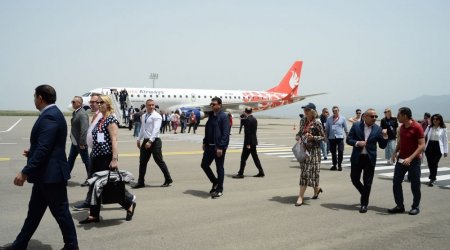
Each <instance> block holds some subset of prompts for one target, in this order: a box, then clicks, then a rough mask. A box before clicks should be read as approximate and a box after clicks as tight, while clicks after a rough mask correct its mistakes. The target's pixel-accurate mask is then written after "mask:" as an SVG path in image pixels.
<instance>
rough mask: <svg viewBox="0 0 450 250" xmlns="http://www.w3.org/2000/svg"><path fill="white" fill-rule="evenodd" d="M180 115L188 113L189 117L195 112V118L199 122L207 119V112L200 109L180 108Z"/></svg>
mask: <svg viewBox="0 0 450 250" xmlns="http://www.w3.org/2000/svg"><path fill="white" fill-rule="evenodd" d="M179 111H180V113H181V112H184V113H186V115H187V116H189V115H190V114H191V112H194V114H195V117H196V118H197V120H198V121H199V120H201V119H203V118H205V112H203V111H201V110H200V109H196V108H180V109H179Z"/></svg>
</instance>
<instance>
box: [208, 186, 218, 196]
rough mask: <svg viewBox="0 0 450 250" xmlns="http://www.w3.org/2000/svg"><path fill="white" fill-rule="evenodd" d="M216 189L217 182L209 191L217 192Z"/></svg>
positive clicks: (211, 192)
mask: <svg viewBox="0 0 450 250" xmlns="http://www.w3.org/2000/svg"><path fill="white" fill-rule="evenodd" d="M216 189H217V184H215V183H214V184H213V185H212V188H211V190H209V193H210V194H213V193H215V192H216Z"/></svg>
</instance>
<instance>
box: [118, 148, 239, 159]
mask: <svg viewBox="0 0 450 250" xmlns="http://www.w3.org/2000/svg"><path fill="white" fill-rule="evenodd" d="M241 151H242V150H240V149H227V154H228V153H240V152H241ZM201 154H203V150H195V151H182V152H164V153H163V156H169V155H201ZM120 157H139V153H124V154H119V158H120Z"/></svg>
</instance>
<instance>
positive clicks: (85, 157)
mask: <svg viewBox="0 0 450 250" xmlns="http://www.w3.org/2000/svg"><path fill="white" fill-rule="evenodd" d="M82 106H83V98H82V97H81V96H75V97H74V98H73V99H72V108H73V109H74V110H75V111H73V113H72V119H71V120H70V124H71V128H70V139H71V141H72V145H71V146H70V153H69V158H68V162H69V168H70V171H71V172H72V169H73V165H74V164H75V159H76V158H77V156H78V154H80V156H81V160H82V161H83V163H84V166H85V167H86V176H87V178H86V179H88V178H90V166H89V153H88V147H87V145H86V144H87V143H86V137H87V131H88V129H89V116H88V114H87V112H86V110H84V109H83V108H82ZM82 185H89V184H87V181H85V183H83V184H82Z"/></svg>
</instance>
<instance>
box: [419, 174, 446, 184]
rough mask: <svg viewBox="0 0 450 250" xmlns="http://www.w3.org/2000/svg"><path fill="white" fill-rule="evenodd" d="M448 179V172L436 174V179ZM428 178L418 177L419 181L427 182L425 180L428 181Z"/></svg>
mask: <svg viewBox="0 0 450 250" xmlns="http://www.w3.org/2000/svg"><path fill="white" fill-rule="evenodd" d="M448 179H450V174H445V175H438V176H436V181H445V180H448ZM429 180H430V179H428V177H422V178H420V181H421V182H427V181H429Z"/></svg>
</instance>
